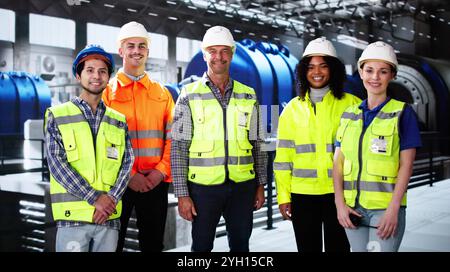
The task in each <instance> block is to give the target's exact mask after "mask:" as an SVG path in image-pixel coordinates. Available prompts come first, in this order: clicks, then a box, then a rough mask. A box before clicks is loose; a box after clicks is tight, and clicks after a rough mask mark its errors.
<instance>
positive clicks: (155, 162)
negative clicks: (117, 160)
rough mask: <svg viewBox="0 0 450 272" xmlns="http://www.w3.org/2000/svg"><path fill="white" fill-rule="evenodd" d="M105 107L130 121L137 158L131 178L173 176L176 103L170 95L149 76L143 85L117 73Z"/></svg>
mask: <svg viewBox="0 0 450 272" xmlns="http://www.w3.org/2000/svg"><path fill="white" fill-rule="evenodd" d="M103 101H104V103H105V104H106V105H107V106H109V107H111V108H113V109H115V110H117V111H119V112H121V113H122V114H124V115H125V116H126V118H127V124H128V133H129V135H130V138H131V144H132V146H133V152H134V156H135V160H134V164H133V169H132V172H131V175H134V174H135V173H136V172H142V171H146V170H150V169H157V170H159V171H160V172H161V173H163V174H164V176H165V179H164V181H166V182H171V181H172V178H171V175H170V138H171V137H170V130H171V126H172V118H173V108H174V102H173V99H172V96H171V94H170V92H169V91H168V90H167V89H166V88H165V87H164V86H163V85H161V84H160V83H158V82H156V81H154V80H151V79H150V78H149V76H148V75H147V74H145V76H144V77H143V78H141V79H140V80H139V81H133V80H131V79H130V78H128V77H127V76H126V75H125V74H124V73H123V71H119V72H117V74H116V76H115V77H114V78H112V79H111V80H110V82H109V84H108V86H107V87H106V89H105V91H104V92H103Z"/></svg>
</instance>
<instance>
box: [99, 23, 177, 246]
mask: <svg viewBox="0 0 450 272" xmlns="http://www.w3.org/2000/svg"><path fill="white" fill-rule="evenodd" d="M117 42H118V47H119V55H120V57H122V59H123V68H122V69H120V70H119V71H118V72H117V74H116V76H115V77H114V78H112V79H111V80H110V82H109V85H108V87H107V88H106V90H105V91H104V92H103V100H104V102H105V104H106V105H107V106H109V107H111V108H113V109H115V110H117V111H119V112H121V113H123V114H125V115H126V118H127V123H128V128H129V134H130V138H131V143H132V146H133V152H134V155H135V161H134V165H133V169H132V172H131V179H130V182H129V184H128V188H127V190H126V191H125V194H124V195H123V199H122V203H123V208H122V216H121V218H120V219H121V220H120V221H121V229H120V233H119V242H118V245H117V251H118V252H121V251H122V250H123V246H124V240H125V235H126V232H127V226H128V221H129V219H130V215H131V212H132V210H133V207H134V208H135V211H136V218H137V227H138V229H139V234H138V238H139V248H140V250H141V251H144V252H145V251H153V252H155V251H156V252H157V251H162V250H163V248H164V245H163V238H164V228H165V222H166V217H167V202H168V199H167V193H168V187H169V183H170V182H171V181H172V178H171V176H170V161H169V160H170V129H171V125H172V116H173V108H174V102H173V99H172V96H171V95H170V93H169V91H168V90H167V89H166V88H165V87H164V86H163V85H161V84H160V83H158V82H156V81H154V80H151V79H150V78H149V75H148V74H147V73H146V72H145V63H146V61H147V58H148V54H149V45H150V37H149V34H148V32H147V30H146V29H145V27H144V26H143V25H142V24H140V23H137V22H129V23H127V24H125V25H123V26H122V28H121V29H120V32H119V36H118V38H117Z"/></svg>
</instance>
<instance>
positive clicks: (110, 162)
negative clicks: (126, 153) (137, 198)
mask: <svg viewBox="0 0 450 272" xmlns="http://www.w3.org/2000/svg"><path fill="white" fill-rule="evenodd" d="M104 136H105V153H106V154H105V157H106V158H105V159H104V160H103V163H102V182H103V184H107V185H111V186H113V185H114V184H115V183H116V179H117V175H118V173H119V169H120V165H121V163H122V154H123V148H124V143H123V139H124V138H125V137H124V136H123V135H121V134H119V133H114V132H107V131H105V132H104Z"/></svg>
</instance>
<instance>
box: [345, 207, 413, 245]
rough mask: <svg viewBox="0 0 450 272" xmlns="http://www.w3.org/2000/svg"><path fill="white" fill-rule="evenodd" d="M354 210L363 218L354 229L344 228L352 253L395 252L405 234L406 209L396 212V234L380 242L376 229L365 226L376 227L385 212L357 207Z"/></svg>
mask: <svg viewBox="0 0 450 272" xmlns="http://www.w3.org/2000/svg"><path fill="white" fill-rule="evenodd" d="M355 210H356V211H357V212H358V213H359V214H361V215H362V216H363V218H362V220H361V225H362V226H359V227H358V228H356V229H349V228H346V229H345V232H346V234H347V238H348V241H349V242H350V247H351V249H352V252H397V251H398V249H399V247H400V243H401V242H402V238H403V234H404V233H405V225H406V208H405V207H400V209H399V211H398V224H397V231H396V233H395V234H394V235H393V236H391V237H389V238H388V239H385V240H382V239H381V238H380V237H379V236H378V235H377V231H378V230H377V229H375V228H370V227H367V226H377V225H378V223H379V221H380V220H381V217H382V216H383V214H384V212H385V211H386V210H368V209H365V208H363V207H361V206H359V205H357V206H356V207H355Z"/></svg>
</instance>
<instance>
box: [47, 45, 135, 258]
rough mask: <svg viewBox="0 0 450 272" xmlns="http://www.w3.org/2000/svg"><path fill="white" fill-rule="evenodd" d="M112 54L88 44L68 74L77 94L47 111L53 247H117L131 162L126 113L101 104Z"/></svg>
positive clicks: (132, 156)
mask: <svg viewBox="0 0 450 272" xmlns="http://www.w3.org/2000/svg"><path fill="white" fill-rule="evenodd" d="M113 71H114V60H113V57H112V56H111V55H110V54H109V53H107V52H105V50H104V49H103V48H101V47H100V46H98V45H88V46H86V48H84V49H83V50H81V51H80V52H79V53H78V55H77V57H76V58H75V60H74V62H73V66H72V72H73V75H74V76H75V78H76V79H77V81H78V82H79V83H80V85H81V87H82V91H81V94H80V96H78V97H74V98H72V99H71V100H70V101H68V102H66V103H63V104H61V105H57V106H53V107H50V108H48V109H47V111H46V113H45V129H44V130H45V138H46V148H47V154H48V155H47V156H48V166H49V170H50V198H51V205H52V213H53V218H54V220H55V221H56V224H57V233H56V251H58V252H67V251H72V252H75V251H83V252H88V251H95V252H105V251H109V252H112V251H115V249H116V246H117V239H118V233H119V228H120V221H119V217H120V214H121V209H122V202H121V198H122V195H123V192H124V191H125V188H126V187H127V184H128V180H129V176H130V171H131V167H132V165H133V161H134V155H133V149H132V147H131V142H130V139H129V138H128V136H127V135H128V134H127V130H128V129H127V124H126V119H125V116H124V115H123V114H121V113H119V112H117V111H115V110H113V109H111V108H109V107H106V106H105V104H104V103H103V102H102V100H101V97H102V93H103V90H104V89H105V87H106V85H107V83H108V81H109V78H110V76H111V74H112V73H113Z"/></svg>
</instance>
